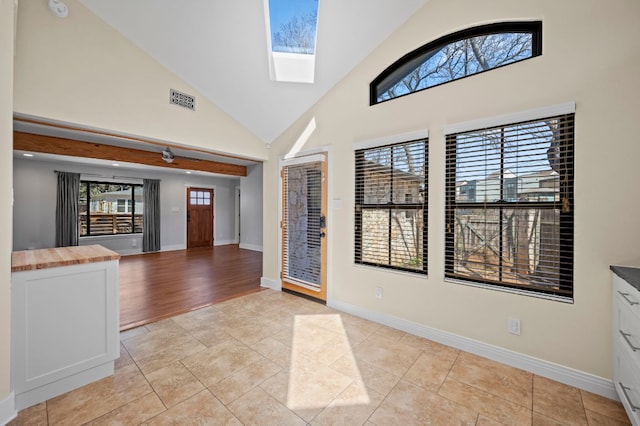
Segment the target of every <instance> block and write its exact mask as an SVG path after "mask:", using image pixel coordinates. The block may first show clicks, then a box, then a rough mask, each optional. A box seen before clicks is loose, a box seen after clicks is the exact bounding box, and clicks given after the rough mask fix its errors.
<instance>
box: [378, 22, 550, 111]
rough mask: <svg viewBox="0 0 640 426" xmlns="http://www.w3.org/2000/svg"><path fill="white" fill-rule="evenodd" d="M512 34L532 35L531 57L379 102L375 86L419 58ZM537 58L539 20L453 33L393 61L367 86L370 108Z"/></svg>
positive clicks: (539, 53)
mask: <svg viewBox="0 0 640 426" xmlns="http://www.w3.org/2000/svg"><path fill="white" fill-rule="evenodd" d="M515 32H520V33H530V34H531V56H530V57H527V58H523V59H519V60H517V61H513V62H509V63H507V64H502V65H498V66H495V67H492V68H489V69H487V70H482V71H479V72H476V73H473V74H467V75H465V76H462V77H459V78H455V79H452V80H448V81H445V82H442V83H438V84H434V85H433V86H428V87H425V88H422V89H419V90H415V91H413V92H409V93H405V94H402V95H398V96H395V97H393V98H389V99H384V100H380V101H379V100H378V95H379V93H378V86H379V85H380V84H382V82H384V81H385V80H386V79H387V78H389V77H391V76H392V75H393V74H394V73H397V72H399V71H400V70H402V69H403V68H407V67H410V68H411V69H414V67H413V64H414V63H415V62H416V61H417V60H418V59H420V58H421V57H423V56H425V55H427V54H429V53H430V52H437V51H438V50H440V49H441V48H443V47H445V46H447V45H449V44H451V43H455V42H458V41H462V40H465V39H469V38H473V37H481V36H485V35H494V34H500V33H515ZM540 55H542V21H517V22H496V23H492V24H487V25H480V26H476V27H471V28H466V29H463V30H461V31H457V32H455V33H452V34H448V35H445V36H443V37H440V38H438V39H436V40H434V41H431V42H429V43H427V44H425V45H423V46H421V47H419V48H417V49H415V50H413V51H412V52H409V53H407V54H406V55H404V56H402V57H401V58H400V59H398V60H397V61H395V62H394V63H393V64H391V65H390V66H389V67H387V68H386V69H385V70H384V71H382V72H381V73H380V75H378V76H377V77H376V78H375V79H374V80H373V81H372V82H371V84H370V85H369V105H370V106H374V105H377V104H381V103H384V102H387V101H390V100H393V99H398V98H402V97H404V96H407V95H411V94H413V93H418V92H422V91H424V90H427V89H431V88H433V87H438V86H442V85H443V84H447V83H451V82H453V81H458V80H461V79H464V78H467V77H471V76H475V75H478V74H482V73H485V72H487V71H492V70H495V69H498V68H502V67H505V66H508V65H512V64H516V63H518V62H522V61H526V60H528V59H533V58H535V57H537V56H540Z"/></svg>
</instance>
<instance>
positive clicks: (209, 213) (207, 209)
mask: <svg viewBox="0 0 640 426" xmlns="http://www.w3.org/2000/svg"><path fill="white" fill-rule="evenodd" d="M212 245H213V189H207V188H187V248H194V247H210V246H212Z"/></svg>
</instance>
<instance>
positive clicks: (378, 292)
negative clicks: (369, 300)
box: [376, 287, 382, 299]
mask: <svg viewBox="0 0 640 426" xmlns="http://www.w3.org/2000/svg"><path fill="white" fill-rule="evenodd" d="M376 299H382V287H376Z"/></svg>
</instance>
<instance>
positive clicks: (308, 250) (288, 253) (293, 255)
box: [281, 154, 327, 300]
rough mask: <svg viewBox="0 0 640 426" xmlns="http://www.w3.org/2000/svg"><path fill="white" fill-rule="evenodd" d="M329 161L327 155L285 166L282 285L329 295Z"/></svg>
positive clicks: (319, 295)
mask: <svg viewBox="0 0 640 426" xmlns="http://www.w3.org/2000/svg"><path fill="white" fill-rule="evenodd" d="M326 175H327V161H326V156H325V155H324V154H317V155H313V156H309V157H308V158H307V157H302V158H301V159H296V161H295V162H292V163H291V164H287V165H284V166H283V167H282V195H283V197H282V198H283V199H282V207H283V208H282V213H283V215H282V222H281V224H282V272H281V277H282V287H283V288H285V289H288V290H291V291H295V292H297V293H303V294H306V295H308V296H311V297H313V298H316V299H320V300H326V298H327V177H326Z"/></svg>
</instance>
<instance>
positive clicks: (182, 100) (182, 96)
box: [169, 89, 196, 111]
mask: <svg viewBox="0 0 640 426" xmlns="http://www.w3.org/2000/svg"><path fill="white" fill-rule="evenodd" d="M169 102H170V103H172V104H176V105H180V106H181V107H185V108H188V109H190V110H191V111H195V110H196V98H195V96H191V95H187V94H186V93H182V92H178V91H177V90H174V89H171V95H170V96H169Z"/></svg>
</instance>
